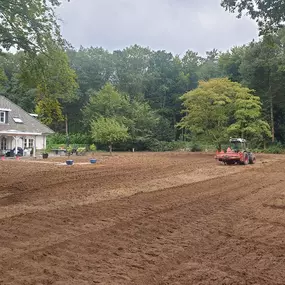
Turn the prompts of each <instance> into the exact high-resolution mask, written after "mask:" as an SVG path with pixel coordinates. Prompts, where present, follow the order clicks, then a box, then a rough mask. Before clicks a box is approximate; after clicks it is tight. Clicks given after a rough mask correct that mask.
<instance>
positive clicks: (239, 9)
mask: <svg viewBox="0 0 285 285" xmlns="http://www.w3.org/2000/svg"><path fill="white" fill-rule="evenodd" d="M221 5H222V7H224V8H225V9H226V10H227V11H229V12H231V13H237V14H238V17H239V18H240V17H241V16H242V14H243V12H244V13H245V14H249V15H250V17H251V18H252V19H254V20H255V21H256V22H257V23H258V25H259V28H260V31H261V32H262V33H264V32H266V31H267V30H271V31H272V30H276V29H277V28H279V27H281V26H283V24H284V21H285V2H284V1H283V0H222V2H221Z"/></svg>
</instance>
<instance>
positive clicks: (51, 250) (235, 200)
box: [0, 153, 285, 285]
mask: <svg viewBox="0 0 285 285" xmlns="http://www.w3.org/2000/svg"><path fill="white" fill-rule="evenodd" d="M98 159H99V163H98V164H96V165H90V164H88V163H86V162H88V158H87V157H81V158H75V165H74V166H71V167H68V166H63V165H60V164H58V162H64V160H65V159H64V158H54V159H48V160H47V161H43V160H41V161H38V162H36V161H24V160H23V161H0V171H1V177H0V284H5V285H6V284H7V285H9V284H21V285H22V284H23V285H25V284H29V285H30V284H37V285H38V284H58V285H59V284H64V285H68V284H74V285H81V284H115V285H117V284H138V285H140V284H142V285H152V284H160V285H162V284H169V285H170V284H171V285H178V284H185V285H186V284H187V285H188V284H203V285H204V284H211V285H212V284H217V285H221V284H268V285H274V284H280V285H281V284H285V175H284V174H285V157H284V156H274V155H258V156H257V159H258V162H257V164H256V165H253V166H251V165H250V166H246V167H244V166H222V165H218V164H217V163H216V162H215V161H214V159H213V154H191V153H163V154H159V153H156V154H154V153H128V154H127V153H125V154H115V155H114V156H113V157H110V156H108V155H99V156H98ZM85 163H86V164H85Z"/></svg>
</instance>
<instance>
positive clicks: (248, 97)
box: [179, 78, 270, 146]
mask: <svg viewBox="0 0 285 285" xmlns="http://www.w3.org/2000/svg"><path fill="white" fill-rule="evenodd" d="M182 100H183V101H184V102H183V105H184V107H185V113H186V115H185V117H184V118H183V119H182V121H181V123H180V124H179V125H180V126H181V127H184V128H186V129H189V130H190V132H191V133H192V135H193V136H194V137H196V138H198V139H200V140H204V141H208V142H209V141H210V142H214V143H215V144H217V146H220V145H221V143H223V142H224V141H227V140H228V136H229V135H230V134H232V135H234V136H243V135H247V136H248V137H250V138H255V137H258V138H259V139H260V138H262V139H265V138H266V136H268V135H270V131H269V126H268V124H267V123H266V122H264V121H263V120H262V119H261V103H260V99H259V98H258V97H257V96H254V95H252V94H251V90H250V89H248V88H246V87H243V86H242V85H241V84H239V83H236V82H231V81H230V80H228V79H225V78H222V79H211V80H209V81H207V82H205V81H203V82H200V84H199V87H198V88H197V89H195V90H192V91H190V92H188V93H186V94H185V95H183V96H182Z"/></svg>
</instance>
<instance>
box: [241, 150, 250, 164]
mask: <svg viewBox="0 0 285 285" xmlns="http://www.w3.org/2000/svg"><path fill="white" fill-rule="evenodd" d="M242 164H243V165H248V164H249V155H248V153H247V152H244V153H243V162H242Z"/></svg>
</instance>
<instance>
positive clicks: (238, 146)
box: [230, 138, 247, 152]
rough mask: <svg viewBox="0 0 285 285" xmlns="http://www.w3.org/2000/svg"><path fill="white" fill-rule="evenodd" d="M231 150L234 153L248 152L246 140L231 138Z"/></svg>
mask: <svg viewBox="0 0 285 285" xmlns="http://www.w3.org/2000/svg"><path fill="white" fill-rule="evenodd" d="M230 148H231V150H232V151H234V152H239V151H244V150H246V148H247V146H246V140H245V139H241V138H231V139H230Z"/></svg>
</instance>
